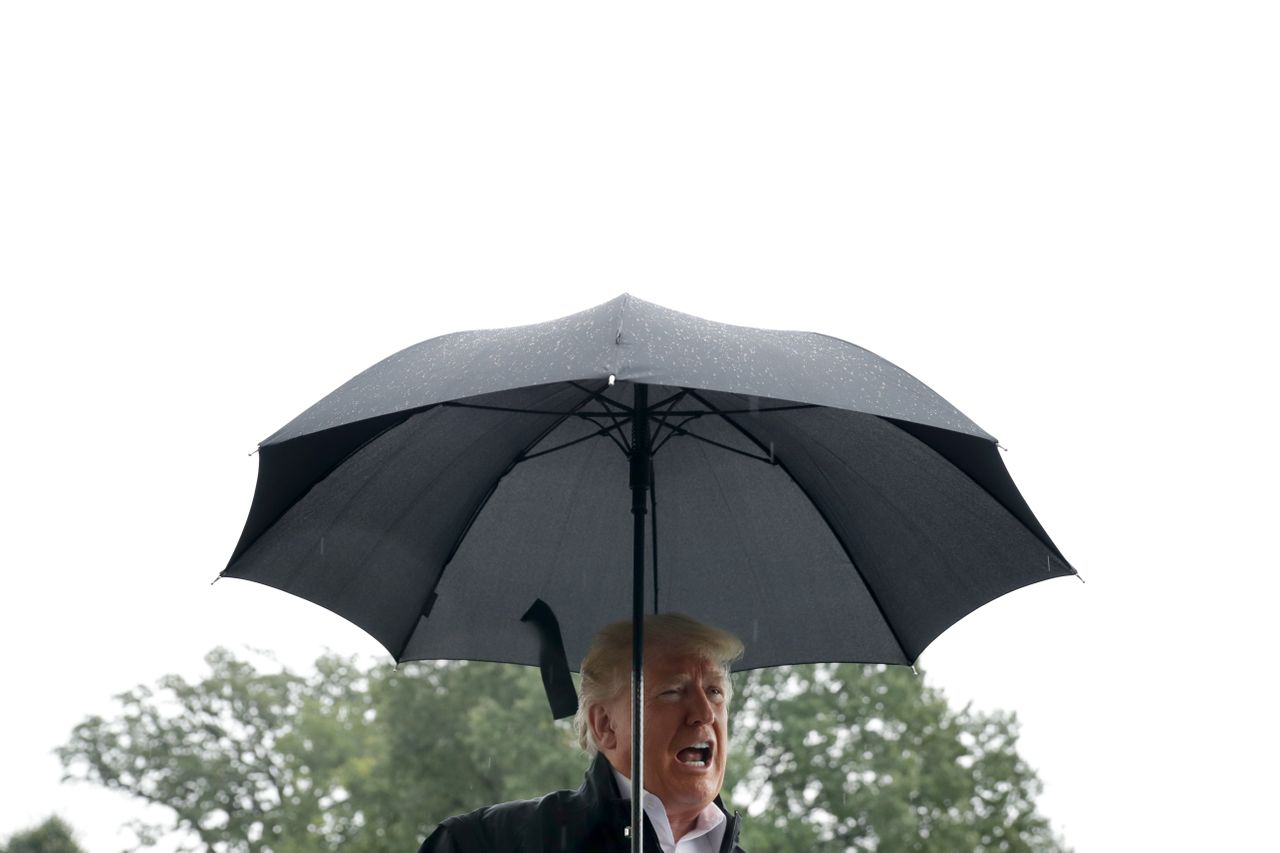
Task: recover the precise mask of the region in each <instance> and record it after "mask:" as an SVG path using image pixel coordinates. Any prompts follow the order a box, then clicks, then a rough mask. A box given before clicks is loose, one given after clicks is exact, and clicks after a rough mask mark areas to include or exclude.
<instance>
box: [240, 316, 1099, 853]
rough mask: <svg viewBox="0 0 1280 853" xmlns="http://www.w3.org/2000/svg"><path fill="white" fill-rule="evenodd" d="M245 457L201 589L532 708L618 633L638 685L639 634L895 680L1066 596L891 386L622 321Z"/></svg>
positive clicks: (768, 343)
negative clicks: (220, 555)
mask: <svg viewBox="0 0 1280 853" xmlns="http://www.w3.org/2000/svg"><path fill="white" fill-rule="evenodd" d="M259 456H260V462H259V471H258V484H257V489H256V491H255V494H254V499H253V505H252V508H251V509H250V511H249V518H248V520H247V522H246V524H245V528H244V532H243V533H242V535H241V537H240V541H239V543H238V544H237V546H236V549H235V552H234V554H233V555H232V558H231V561H230V563H229V564H228V566H227V568H226V569H225V570H224V571H223V575H225V576H229V577H239V578H245V579H248V580H255V581H259V582H261V583H265V584H268V585H270V586H274V587H277V588H279V589H282V590H285V591H286V592H291V593H293V594H295V595H298V596H301V597H303V598H306V599H308V600H310V601H313V602H315V603H317V604H320V605H322V606H324V607H326V608H328V609H330V610H332V611H334V612H335V613H337V614H339V615H341V616H343V617H345V618H346V619H349V620H350V621H352V622H354V623H355V624H357V625H359V626H360V627H361V628H363V629H364V630H365V631H367V632H369V633H370V634H371V635H373V636H374V637H375V638H376V639H377V640H378V641H379V642H380V643H382V645H383V646H385V647H386V648H387V649H388V651H390V652H391V654H392V655H393V656H394V657H395V658H396V660H397V661H406V660H423V659H468V660H492V661H507V662H512V663H521V664H542V665H543V673H544V680H547V681H548V692H549V694H551V695H552V696H553V697H554V696H556V695H557V693H556V691H557V690H560V691H561V692H563V687H565V686H567V685H566V682H567V671H566V670H567V668H566V665H565V663H564V661H565V659H566V656H567V659H569V660H580V659H581V658H582V656H583V654H585V651H586V647H587V644H588V642H589V640H590V638H591V635H592V634H593V633H594V632H595V631H596V630H598V629H599V628H600V627H602V626H603V625H605V624H608V623H610V622H613V621H616V620H618V619H624V618H628V617H631V618H632V619H634V620H635V625H636V644H635V652H634V655H635V656H634V659H633V666H634V668H635V672H636V673H639V672H640V671H641V653H642V641H641V626H642V624H643V622H642V619H641V618H640V617H641V616H642V614H643V613H644V612H645V611H646V610H652V611H653V612H659V611H679V612H683V613H687V614H689V615H691V616H693V617H695V618H697V619H700V620H703V621H706V622H708V623H710V624H714V625H717V626H720V627H723V628H726V629H728V630H731V631H733V632H734V633H736V634H738V635H739V636H741V637H743V639H744V640H745V641H746V646H747V652H746V656H745V658H744V660H743V661H742V667H743V668H754V667H761V666H772V665H777V664H785V663H807V662H815V661H851V662H883V663H897V664H910V663H912V662H913V661H915V660H916V658H917V657H918V656H919V655H920V653H921V652H922V651H923V650H924V648H925V647H926V646H928V645H929V643H930V642H932V641H933V639H934V638H936V637H937V636H938V635H939V634H941V633H942V632H943V631H944V630H946V629H947V628H948V627H949V626H950V625H952V624H954V623H955V622H956V621H957V620H959V619H960V618H961V617H963V616H964V615H965V614H967V613H969V612H971V611H973V610H974V609H976V608H978V607H980V606H982V605H983V604H985V603H987V602H988V601H991V600H992V599H994V598H997V597H999V596H1001V595H1003V594H1005V593H1007V592H1009V591H1011V590H1014V589H1017V588H1019V587H1021V586H1025V585H1026V584H1030V583H1034V582H1036V581H1039V580H1045V579H1047V578H1051V577H1057V576H1061V575H1068V574H1074V570H1073V569H1072V568H1071V567H1070V565H1068V564H1067V562H1066V561H1065V560H1064V559H1063V557H1062V555H1061V554H1060V553H1059V551H1058V549H1057V548H1056V547H1055V546H1054V545H1053V543H1052V542H1051V541H1050V539H1049V537H1048V535H1047V534H1046V533H1045V531H1044V529H1043V528H1042V527H1041V526H1040V524H1039V522H1037V521H1036V519H1035V517H1034V516H1033V515H1032V513H1031V510H1030V508H1029V507H1028V506H1027V504H1026V502H1025V501H1024V500H1023V499H1022V497H1021V495H1020V494H1019V493H1018V489H1017V487H1016V486H1015V485H1014V483H1013V481H1012V479H1010V477H1009V474H1008V472H1007V471H1006V469H1005V467H1004V463H1003V461H1002V460H1001V458H1000V454H999V452H998V450H997V447H996V442H995V440H994V439H993V438H992V437H991V436H990V435H988V434H987V433H986V432H984V431H983V430H982V429H981V428H979V427H978V426H977V425H976V424H974V423H973V422H972V421H971V420H969V419H968V418H967V417H965V416H964V415H963V414H962V413H960V412H959V411H958V410H957V409H955V408H954V407H953V406H951V405H950V404H949V403H947V402H946V401H945V400H943V399H942V398H941V397H940V396H938V395H937V394H935V393H934V392H933V391H931V390H930V389H929V388H928V387H926V386H925V385H924V384H923V383H921V382H919V381H918V380H916V379H915V378H914V377H912V376H910V375H909V374H907V373H906V372H905V371H903V370H901V369H899V368H897V367H895V366H894V365H892V364H890V363H889V362H887V361H885V360H883V359H881V358H879V357H877V356H875V355H873V354H872V353H870V352H867V351H866V350H864V349H861V348H860V347H857V346H854V345H853V344H849V343H846V342H844V341H841V340H837V339H835V338H831V337H827V336H824V335H818V334H812V333H802V332H784V331H773V330H767V329H753V328H746V327H741V326H730V325H726V324H723V323H715V322H711V321H708V320H703V319H700V318H697V317H693V316H690V315H688V314H681V313H679V312H676V311H671V310H669V309H666V308H663V307H661V306H658V305H654V304H652V303H648V302H644V301H641V300H639V299H635V298H633V297H630V296H627V295H623V296H620V297H618V298H617V299H614V300H612V301H610V302H607V303H605V304H604V305H600V306H598V307H596V308H592V309H590V310H587V311H583V312H581V313H578V314H574V315H571V316H569V317H565V318H562V319H559V320H553V321H551V322H547V323H539V324H535V325H531V326H522V327H518V328H509V329H494V330H484V331H474V332H462V333H458V334H452V335H445V336H442V337H439V338H433V339H431V340H429V341H424V342H423V343H420V344H417V345H416V346H413V347H410V348H408V349H406V350H404V351H402V352H400V353H397V354H396V355H393V356H391V357H390V358H388V359H385V360H384V361H382V362H380V363H378V364H376V365H374V366H373V367H371V368H369V369H368V370H366V371H365V372H363V373H361V374H360V375H358V376H356V377H355V378H354V379H352V380H350V381H349V382H347V383H346V384H345V385H343V386H342V387H340V388H338V389H337V390H336V391H334V392H333V393H332V394H330V395H329V396H327V397H325V398H324V399H323V400H321V401H320V402H318V403H316V404H315V405H314V406H312V407H311V408H310V409H308V410H307V411H305V412H303V413H302V414H301V415H299V416H298V417H297V418H295V419H294V420H293V421H292V422H290V423H289V424H288V425H286V426H285V427H284V428H283V429H281V430H280V431H279V432H277V433H276V434H275V435H273V436H271V437H270V438H268V439H267V440H266V441H264V442H262V444H261V446H260V454H259ZM628 491H629V492H630V494H628ZM628 507H629V508H630V510H631V512H630V515H631V517H630V518H628V512H627V510H628ZM646 541H647V542H648V543H649V547H647V548H646ZM557 622H558V626H557ZM557 685H559V687H557ZM635 687H636V693H635V696H634V699H633V702H634V705H633V720H635V721H636V725H634V726H633V727H632V728H633V729H634V732H633V749H632V762H633V767H632V779H633V782H634V784H635V785H636V786H637V787H638V788H640V789H642V788H643V782H642V778H641V767H640V756H641V755H642V754H643V750H642V747H641V745H640V743H639V739H640V737H641V735H642V732H643V723H642V721H641V720H642V708H641V706H640V703H639V698H640V690H639V685H638V684H636V685H635ZM572 703H573V699H572V697H571V696H570V697H568V699H567V700H566V701H565V705H564V706H562V707H559V708H558V709H557V713H558V714H563V713H564V712H565V711H570V712H571V710H572ZM554 704H555V700H554V698H553V706H554ZM639 805H640V798H639V797H634V798H633V818H632V825H633V826H639V825H640V820H641V818H640V815H639V811H640V808H639ZM634 835H635V837H636V838H635V842H634V845H635V849H638V847H639V835H640V833H634Z"/></svg>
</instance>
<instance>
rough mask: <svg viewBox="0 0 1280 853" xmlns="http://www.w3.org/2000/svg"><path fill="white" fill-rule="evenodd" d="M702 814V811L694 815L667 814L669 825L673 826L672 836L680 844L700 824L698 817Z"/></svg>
mask: <svg viewBox="0 0 1280 853" xmlns="http://www.w3.org/2000/svg"><path fill="white" fill-rule="evenodd" d="M700 814H702V811H701V809H699V810H698V811H696V812H693V813H692V814H683V813H682V814H675V813H673V812H671V811H668V812H667V823H669V824H671V835H672V836H673V837H674V838H675V840H676V841H677V842H678V841H679V840H680V839H681V838H684V837H685V836H686V835H688V834H689V833H690V832H692V831H693V827H694V825H695V824H697V822H698V815H700Z"/></svg>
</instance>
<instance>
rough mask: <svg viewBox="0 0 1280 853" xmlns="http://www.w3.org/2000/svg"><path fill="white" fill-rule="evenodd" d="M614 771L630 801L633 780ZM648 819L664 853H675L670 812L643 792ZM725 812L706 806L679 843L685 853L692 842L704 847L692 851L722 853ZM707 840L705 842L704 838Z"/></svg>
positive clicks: (659, 801)
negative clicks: (720, 852)
mask: <svg viewBox="0 0 1280 853" xmlns="http://www.w3.org/2000/svg"><path fill="white" fill-rule="evenodd" d="M609 769H610V770H612V771H613V778H614V779H615V780H616V781H617V783H618V792H619V793H620V794H621V795H622V798H623V799H624V800H629V799H631V779H630V778H628V777H626V776H623V775H622V774H621V773H619V772H618V768H616V767H613V766H610V767H609ZM641 806H642V807H643V808H644V813H645V815H646V816H647V817H648V818H649V823H651V824H653V831H654V833H655V834H656V835H657V836H658V844H659V845H661V847H662V850H663V853H675V851H676V838H675V833H674V832H672V831H671V821H670V820H669V819H668V818H667V809H666V807H665V806H664V805H662V800H660V799H658V798H657V796H656V795H654V794H652V793H650V792H649V791H645V792H644V799H643V800H642V801H641ZM724 824H725V818H724V812H722V811H720V808H719V807H718V806H717V805H716V804H715V803H714V802H711V803H707V807H706V808H705V809H703V810H702V812H701V814H699V815H698V820H697V822H695V823H694V825H693V829H691V830H689V831H688V832H687V833H685V835H684V836H683V837H682V838H681V839H680V844H681V845H682V847H681V849H682V850H683V849H685V848H684V846H683V845H685V843H686V842H693V841H696V840H698V839H702V840H701V843H699V844H697V845H696V846H695V845H691V846H690V848H689V849H691V850H719V849H720V842H721V841H722V840H723V839H724V830H725V825H724ZM703 836H706V838H702V837H703Z"/></svg>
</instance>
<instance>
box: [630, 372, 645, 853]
mask: <svg viewBox="0 0 1280 853" xmlns="http://www.w3.org/2000/svg"><path fill="white" fill-rule="evenodd" d="M649 465H650V459H649V386H648V385H644V384H639V383H637V384H636V397H635V406H634V407H633V409H632V413H631V516H632V529H633V531H634V536H633V538H632V560H633V562H632V570H631V584H632V585H631V850H632V853H642V851H643V849H644V808H643V804H644V516H645V505H646V498H647V492H648V490H649V475H650V472H649Z"/></svg>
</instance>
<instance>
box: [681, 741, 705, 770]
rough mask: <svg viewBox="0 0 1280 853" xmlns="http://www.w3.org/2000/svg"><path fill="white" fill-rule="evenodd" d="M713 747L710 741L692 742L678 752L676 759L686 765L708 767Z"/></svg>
mask: <svg viewBox="0 0 1280 853" xmlns="http://www.w3.org/2000/svg"><path fill="white" fill-rule="evenodd" d="M712 751H713V747H712V746H711V743H710V742H709V741H705V740H704V741H699V742H698V743H694V744H690V745H689V746H686V747H685V748H684V749H682V750H680V751H679V752H677V753H676V761H679V762H680V763H681V764H683V765H685V766H686V767H706V766H707V765H708V764H710V763H711V755H712Z"/></svg>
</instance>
